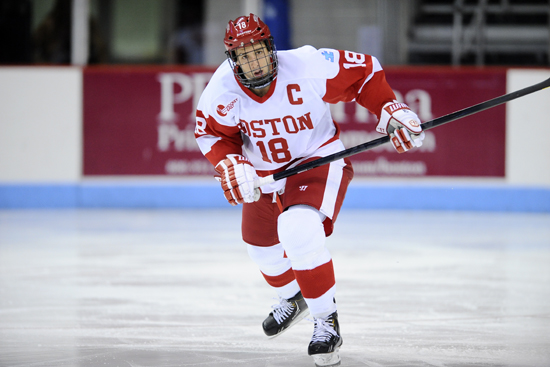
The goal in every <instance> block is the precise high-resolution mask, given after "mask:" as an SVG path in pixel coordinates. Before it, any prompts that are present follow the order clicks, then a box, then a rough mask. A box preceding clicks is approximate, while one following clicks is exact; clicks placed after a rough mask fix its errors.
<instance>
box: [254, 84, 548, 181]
mask: <svg viewBox="0 0 550 367" xmlns="http://www.w3.org/2000/svg"><path fill="white" fill-rule="evenodd" d="M548 87H550V78H549V79H546V80H545V81H543V82H540V83H537V84H534V85H531V86H529V87H526V88H523V89H520V90H518V91H515V92H511V93H508V94H504V95H502V96H500V97H496V98H493V99H490V100H487V101H485V102H481V103H478V104H476V105H473V106H470V107H467V108H464V109H462V110H459V111H456V112H453V113H450V114H448V115H445V116H441V117H438V118H436V119H433V120H430V121H427V122H425V123H423V124H422V125H421V126H422V129H423V130H430V129H433V128H434V127H437V126H441V125H444V124H446V123H449V122H451V121H455V120H458V119H461V118H463V117H466V116H469V115H473V114H474V113H478V112H481V111H484V110H487V109H489V108H493V107H496V106H498V105H501V104H503V103H506V102H510V101H512V100H514V99H517V98H520V97H523V96H526V95H528V94H531V93H534V92H537V91H539V90H542V89H545V88H548ZM389 141H390V137H389V136H387V135H386V136H383V137H380V138H378V139H374V140H371V141H368V142H366V143H363V144H359V145H357V146H354V147H351V148H349V149H345V150H342V151H341V152H337V153H334V154H331V155H328V156H326V157H322V158H319V159H316V160H314V161H311V162H308V163H306V164H302V165H299V166H297V167H294V168H290V169H287V170H284V171H281V172H277V173H274V174H273V175H270V176H266V177H261V178H260V180H259V181H257V182H256V183H255V186H256V187H260V186H262V185H266V184H269V183H272V182H275V181H279V180H282V179H283V178H287V177H290V176H293V175H295V174H298V173H301V172H305V171H309V170H310V169H313V168H316V167H319V166H322V165H325V164H327V163H330V162H334V161H337V160H339V159H342V158H347V157H349V156H352V155H355V154H357V153H361V152H364V151H367V150H369V149H373V148H376V147H378V146H380V145H382V144H385V143H387V142H389Z"/></svg>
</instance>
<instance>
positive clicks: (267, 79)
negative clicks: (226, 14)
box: [223, 13, 277, 88]
mask: <svg viewBox="0 0 550 367" xmlns="http://www.w3.org/2000/svg"><path fill="white" fill-rule="evenodd" d="M258 42H263V43H264V45H265V46H266V48H267V51H268V53H269V55H267V57H268V58H269V59H268V60H267V63H268V64H269V65H270V71H269V72H268V73H267V74H264V75H262V76H260V77H258V78H252V79H249V78H246V77H245V76H244V73H243V71H242V69H241V66H240V65H239V64H238V62H237V55H236V50H237V49H238V48H240V47H245V46H249V45H254V44H258ZM223 43H224V44H225V49H226V52H225V53H226V55H227V58H228V60H229V63H230V65H231V68H232V69H233V72H234V73H235V76H236V78H237V80H238V81H239V82H241V83H242V84H243V85H244V86H246V87H248V88H262V87H265V86H267V85H269V84H270V83H271V82H272V81H273V80H274V79H275V77H276V76H277V50H276V48H275V43H274V42H273V37H272V36H271V32H270V31H269V27H268V26H267V25H266V24H265V23H264V22H263V21H262V20H261V19H260V18H259V17H258V16H257V15H254V14H252V13H250V15H249V16H241V17H239V18H237V19H235V20H234V21H233V20H230V21H229V23H228V24H227V28H226V30H225V37H224V39H223Z"/></svg>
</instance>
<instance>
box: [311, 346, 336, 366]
mask: <svg viewBox="0 0 550 367" xmlns="http://www.w3.org/2000/svg"><path fill="white" fill-rule="evenodd" d="M338 350H339V349H336V350H335V351H334V352H332V353H327V354H314V355H313V356H312V357H313V361H314V362H315V366H317V367H336V366H339V365H340V354H339V353H338Z"/></svg>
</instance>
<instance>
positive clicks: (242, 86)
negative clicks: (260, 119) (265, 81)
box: [237, 78, 277, 103]
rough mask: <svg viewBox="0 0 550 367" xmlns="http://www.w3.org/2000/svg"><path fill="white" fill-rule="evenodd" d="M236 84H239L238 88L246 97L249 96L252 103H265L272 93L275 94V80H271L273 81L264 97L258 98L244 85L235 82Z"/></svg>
mask: <svg viewBox="0 0 550 367" xmlns="http://www.w3.org/2000/svg"><path fill="white" fill-rule="evenodd" d="M237 84H239V87H241V89H242V90H243V92H245V93H246V95H247V96H249V97H250V98H252V99H253V100H254V101H256V102H258V103H264V102H265V101H267V100H268V99H269V97H271V96H272V95H273V92H275V86H276V84H277V78H275V79H273V81H272V82H271V84H270V85H269V90H268V91H267V93H266V95H265V96H263V97H260V96H258V95H256V94H254V92H252V91H251V90H250V89H249V88H247V87H245V86H244V85H242V84H241V83H239V82H238V81H237Z"/></svg>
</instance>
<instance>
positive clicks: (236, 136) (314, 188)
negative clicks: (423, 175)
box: [195, 14, 424, 366]
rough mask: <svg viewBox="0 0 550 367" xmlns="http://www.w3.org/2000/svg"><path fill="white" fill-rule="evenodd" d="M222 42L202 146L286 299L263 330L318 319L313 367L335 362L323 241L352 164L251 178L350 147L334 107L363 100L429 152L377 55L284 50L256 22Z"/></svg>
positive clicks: (396, 140)
mask: <svg viewBox="0 0 550 367" xmlns="http://www.w3.org/2000/svg"><path fill="white" fill-rule="evenodd" d="M224 44H225V48H226V55H227V58H228V62H224V63H223V64H222V65H221V66H220V67H219V68H218V69H217V70H216V72H215V73H214V75H213V76H212V78H211V80H210V82H209V84H208V85H207V87H206V89H205V90H204V92H203V94H202V96H201V98H200V101H199V103H198V106H197V111H196V129H195V137H196V139H197V142H198V145H199V147H200V149H201V151H202V153H203V154H204V155H205V156H206V158H207V159H208V160H209V161H210V162H211V163H212V164H213V165H214V167H215V169H216V171H217V172H218V173H219V175H220V177H219V180H220V181H221V185H222V188H223V190H224V195H225V197H226V199H227V200H228V201H229V203H231V204H232V205H237V204H244V205H243V210H242V236H243V240H244V241H245V242H246V243H247V246H248V253H249V255H250V257H251V258H252V260H253V261H254V262H255V263H256V264H257V265H258V267H259V270H260V271H261V273H262V274H263V277H264V278H265V280H266V281H267V283H268V284H269V285H270V286H271V287H273V289H274V290H275V292H276V293H277V294H278V296H279V303H278V304H277V305H274V306H273V310H272V312H271V313H270V314H269V315H268V317H267V318H266V319H265V320H264V322H263V325H262V326H263V329H264V332H265V334H266V335H267V336H268V337H275V336H277V335H279V334H281V333H282V332H284V331H285V330H287V329H288V328H289V327H290V326H292V325H294V324H295V323H297V322H298V321H300V320H301V319H303V318H304V317H305V316H306V315H307V314H308V313H311V315H312V316H313V321H314V330H313V337H312V339H311V342H310V344H309V347H308V354H309V355H312V356H313V358H314V361H315V363H316V365H317V366H332V365H338V364H339V363H340V356H339V354H338V350H339V348H340V346H341V345H342V337H341V335H340V327H339V323H338V313H337V307H336V301H335V292H336V287H335V284H336V282H335V276H334V270H333V264H332V258H331V255H330V253H329V251H328V250H327V248H326V247H325V238H326V236H329V235H330V234H331V233H332V230H333V225H334V222H335V221H336V218H337V216H338V212H339V210H340V208H341V206H342V202H343V200H344V195H345V193H346V190H347V187H348V184H349V182H350V181H351V179H352V177H353V169H352V166H351V164H350V162H349V160H348V159H342V160H339V161H336V162H332V163H330V164H327V165H325V166H321V167H318V168H315V169H312V170H309V171H306V172H303V173H300V174H298V175H294V176H291V177H288V178H287V179H283V180H279V181H276V182H274V183H272V184H269V185H266V186H262V187H261V188H257V187H255V186H254V180H255V179H257V178H258V176H262V177H263V176H267V175H270V174H273V173H275V172H279V171H282V170H285V169H287V168H290V167H294V166H296V165H299V164H303V163H305V162H308V161H311V160H314V159H317V158H319V157H323V156H327V155H330V154H332V153H336V152H338V151H341V150H343V149H345V148H344V146H343V144H342V142H341V141H340V140H339V132H340V130H339V127H338V125H337V124H336V123H335V122H334V121H333V120H332V118H331V114H330V109H329V103H337V102H340V101H344V102H349V101H356V102H357V103H359V104H360V105H361V106H363V107H365V108H367V109H368V110H369V111H371V112H372V113H374V114H376V115H377V117H378V119H379V123H378V125H377V127H376V130H377V131H378V132H380V133H383V134H389V135H390V137H391V142H392V144H393V146H394V147H395V148H396V149H397V151H399V152H405V151H407V150H409V149H411V148H413V147H415V146H420V145H421V144H422V139H423V138H424V133H423V132H422V129H421V127H420V120H419V119H418V117H417V115H416V114H415V113H414V112H412V111H411V110H410V109H409V108H408V107H407V105H405V104H404V103H399V102H397V101H396V100H395V95H394V93H393V91H392V89H391V88H390V86H389V85H388V84H387V82H386V79H385V76H384V72H383V70H382V68H381V66H380V63H379V62H378V60H377V59H376V58H375V57H372V56H368V55H364V54H359V53H355V52H350V51H341V50H334V49H315V48H313V47H311V46H304V47H301V48H298V49H295V50H289V51H279V52H277V51H276V48H275V44H274V42H273V38H272V36H271V34H270V31H269V28H268V27H267V26H266V25H265V24H264V22H262V21H261V20H260V19H259V18H258V17H257V16H256V15H254V14H250V15H249V16H241V17H239V18H237V19H236V20H235V21H230V22H229V24H228V25H227V29H226V32H225V38H224Z"/></svg>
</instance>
